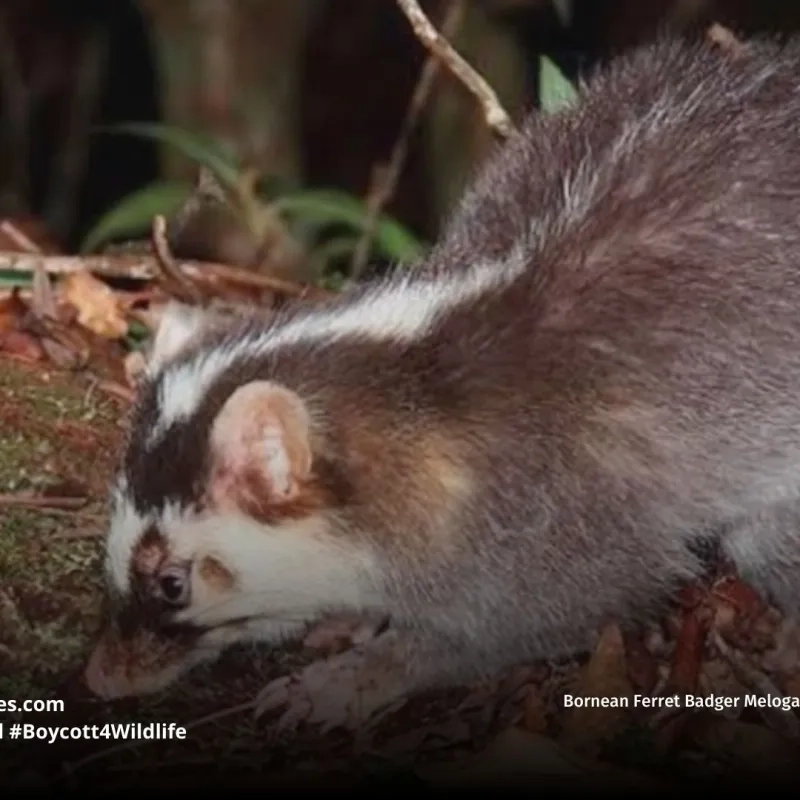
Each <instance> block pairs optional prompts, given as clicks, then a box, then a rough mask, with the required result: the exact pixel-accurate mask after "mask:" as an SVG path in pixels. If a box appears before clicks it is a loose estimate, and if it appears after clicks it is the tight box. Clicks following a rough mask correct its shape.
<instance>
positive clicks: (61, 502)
mask: <svg viewBox="0 0 800 800" xmlns="http://www.w3.org/2000/svg"><path fill="white" fill-rule="evenodd" d="M88 502H89V501H88V500H87V498H85V497H47V496H44V495H36V494H27V493H25V494H0V508H43V509H47V508H55V509H62V510H65V511H69V510H78V509H81V508H83V507H84V506H85V505H86V504H87V503H88Z"/></svg>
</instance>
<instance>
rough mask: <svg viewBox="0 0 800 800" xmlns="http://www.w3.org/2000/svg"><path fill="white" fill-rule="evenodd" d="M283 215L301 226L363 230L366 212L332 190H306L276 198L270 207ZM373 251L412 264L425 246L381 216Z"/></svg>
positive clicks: (362, 204)
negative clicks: (313, 225)
mask: <svg viewBox="0 0 800 800" xmlns="http://www.w3.org/2000/svg"><path fill="white" fill-rule="evenodd" d="M273 205H274V207H275V208H276V209H277V210H278V211H279V212H280V213H282V214H286V215H288V216H297V217H299V218H301V220H302V221H303V222H316V223H319V224H329V225H333V224H341V225H348V226H350V227H352V228H356V229H358V230H363V229H364V225H365V224H366V220H367V216H368V215H367V208H366V206H365V204H364V203H362V202H361V201H360V200H358V199H356V198H355V197H352V196H351V195H349V194H346V193H345V192H338V191H336V190H333V189H306V190H303V191H299V192H292V193H290V194H286V195H284V196H283V197H279V198H278V199H277V200H275V201H274V203H273ZM375 247H377V249H379V250H380V251H381V252H382V253H383V254H384V255H385V256H386V257H387V258H391V259H395V260H397V261H413V260H414V259H416V258H418V257H419V256H421V255H422V253H424V251H425V249H426V247H425V245H424V244H423V243H422V242H421V241H420V240H419V239H417V237H416V236H414V234H413V233H411V232H410V231H409V230H408V229H407V228H405V227H404V226H403V225H401V224H400V223H399V222H397V221H396V220H394V219H392V218H391V217H388V216H385V215H384V216H381V217H380V219H379V220H378V224H377V226H376V229H375Z"/></svg>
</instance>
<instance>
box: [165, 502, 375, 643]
mask: <svg viewBox="0 0 800 800" xmlns="http://www.w3.org/2000/svg"><path fill="white" fill-rule="evenodd" d="M324 528H325V523H324V521H323V520H322V519H321V518H310V519H305V520H301V521H297V522H290V523H285V524H282V525H280V526H278V527H270V526H265V525H261V524H259V523H257V522H255V521H254V520H252V519H250V518H248V517H245V516H241V515H238V514H233V513H231V514H224V515H201V516H198V517H195V518H193V519H189V518H187V519H185V520H183V521H182V522H180V523H177V524H172V525H170V524H166V525H165V528H164V532H165V534H166V536H167V538H168V540H169V541H170V543H171V548H170V549H171V551H172V552H173V553H174V554H175V556H176V557H177V558H191V559H193V560H194V561H195V562H199V561H200V560H201V559H202V558H204V557H206V556H210V557H212V558H215V559H217V560H219V562H220V563H221V564H223V565H224V566H225V568H226V569H227V570H229V571H230V572H231V573H232V574H233V575H234V576H235V580H236V588H235V590H233V591H231V592H230V593H223V595H222V596H221V597H220V596H219V595H214V594H213V593H212V594H207V595H204V594H203V593H202V592H200V593H198V594H196V596H195V598H194V601H193V602H192V605H191V607H190V608H188V609H186V610H185V611H183V612H181V614H179V615H178V619H180V620H181V621H186V622H193V623H197V624H202V625H209V626H213V625H218V624H220V623H224V622H228V621H230V620H233V619H243V618H246V617H252V616H262V617H267V618H271V620H272V622H273V626H272V628H273V629H274V631H275V633H276V635H277V633H278V632H279V631H281V630H284V631H285V630H288V628H289V627H292V626H294V625H297V624H299V623H303V622H307V621H310V620H312V619H314V618H316V617H317V616H318V614H320V613H322V612H324V611H326V610H328V609H333V610H335V609H336V608H337V607H341V608H348V609H351V610H352V609H363V610H368V609H370V608H372V607H374V606H375V605H376V603H377V598H376V591H377V590H376V587H375V586H373V585H372V584H371V582H369V580H368V579H367V577H366V576H368V575H370V574H372V575H374V574H375V567H374V563H373V560H372V557H371V554H370V553H369V551H368V550H365V549H364V548H363V547H356V546H353V545H348V544H347V543H346V542H344V541H339V540H337V539H334V538H332V537H330V536H328V535H325V534H324V532H323V531H324ZM264 624H265V629H269V628H270V626H269V625H267V624H266V622H265V623H264Z"/></svg>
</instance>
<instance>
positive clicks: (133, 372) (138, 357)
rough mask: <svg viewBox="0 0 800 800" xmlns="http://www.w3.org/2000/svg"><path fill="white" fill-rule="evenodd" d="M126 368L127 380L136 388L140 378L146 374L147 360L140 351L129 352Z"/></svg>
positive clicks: (126, 358)
mask: <svg viewBox="0 0 800 800" xmlns="http://www.w3.org/2000/svg"><path fill="white" fill-rule="evenodd" d="M124 369H125V380H126V381H127V382H128V386H131V387H133V388H134V389H135V388H136V386H137V385H138V384H139V379H140V378H141V377H142V375H144V372H145V370H146V369H147V360H146V359H145V357H144V355H142V353H140V352H138V351H135V352H133V353H128V354H127V355H126V356H125V362H124Z"/></svg>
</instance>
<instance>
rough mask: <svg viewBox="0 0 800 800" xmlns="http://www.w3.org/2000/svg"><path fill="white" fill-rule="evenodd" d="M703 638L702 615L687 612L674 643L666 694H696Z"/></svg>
mask: <svg viewBox="0 0 800 800" xmlns="http://www.w3.org/2000/svg"><path fill="white" fill-rule="evenodd" d="M705 637H706V625H705V622H704V620H703V617H702V615H701V614H700V613H699V612H698V611H697V610H691V611H687V612H686V613H685V614H684V615H683V621H682V623H681V628H680V631H679V633H678V641H677V642H676V643H675V655H674V658H673V661H672V669H671V670H670V674H669V682H668V684H669V685H668V692H667V694H671V693H672V692H676V693H677V694H696V692H697V679H698V676H699V675H700V663H701V659H702V655H703V644H704V642H705Z"/></svg>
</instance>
